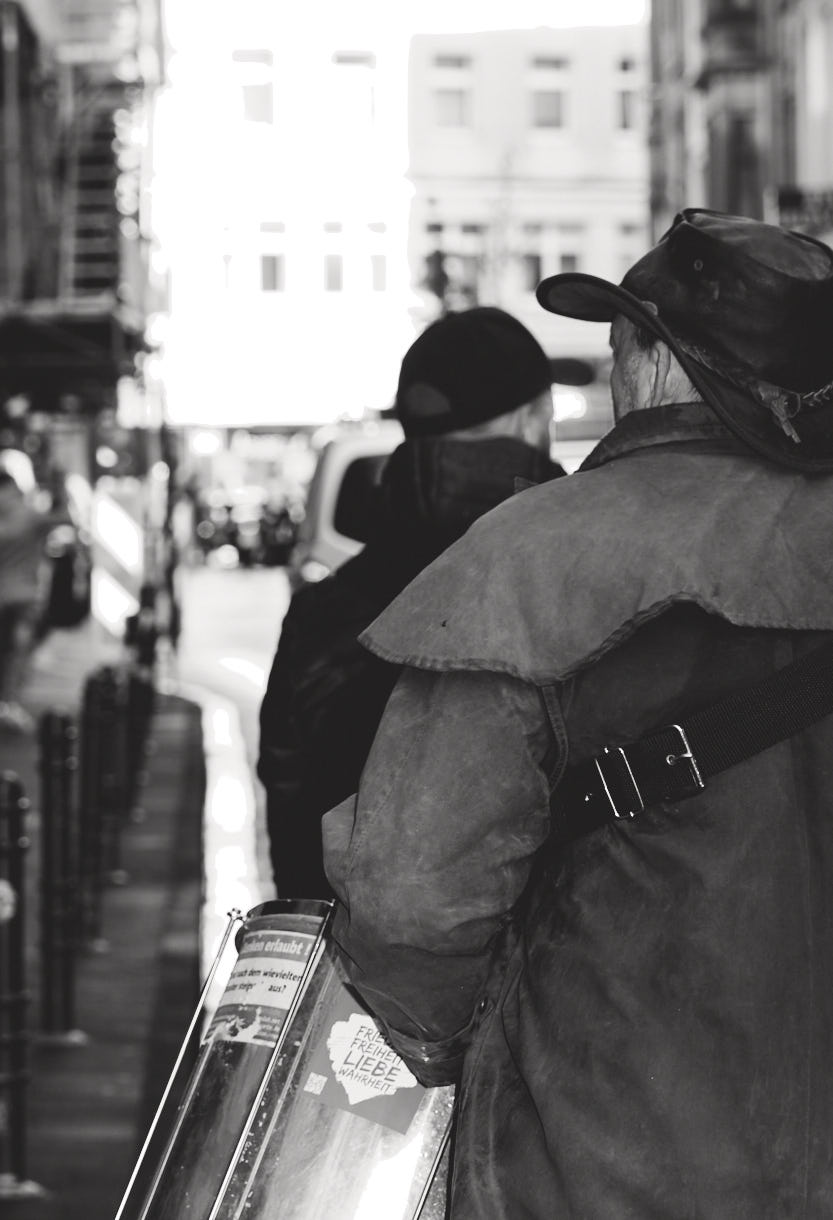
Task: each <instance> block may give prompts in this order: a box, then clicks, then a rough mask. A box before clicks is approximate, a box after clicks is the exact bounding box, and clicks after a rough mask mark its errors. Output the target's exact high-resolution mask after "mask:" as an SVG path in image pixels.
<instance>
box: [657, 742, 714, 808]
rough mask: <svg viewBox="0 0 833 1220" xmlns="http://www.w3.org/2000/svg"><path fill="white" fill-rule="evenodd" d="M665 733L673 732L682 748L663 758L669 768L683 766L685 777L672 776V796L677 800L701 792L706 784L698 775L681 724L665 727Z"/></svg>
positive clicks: (698, 770)
mask: <svg viewBox="0 0 833 1220" xmlns="http://www.w3.org/2000/svg"><path fill="white" fill-rule="evenodd" d="M665 731H666V732H672V731H673V732H675V733H677V734H678V735H679V738H680V741H679V745H680V746H681V747H682V748H681V749H680V750H679V752H678V753H669V754H666V756H665V762H666V765H667V766H669V767H675V768H676V767H678V766H679V764H680V763H682V764H683V766H684V770H685V771H686V772H687V774H686V775H683V776H681V775H679V773H678V774H675V776H674V796H675V798H677V799H678V800H681V799H683V798H684V797H687V796H694V795H695V793H697V792H700V791H702V789H703V788H705V786H706V784H705V781H704V780H703V777H702V775H701V774H700V768H699V767H698V766H697V759H696V758H695V757H694V754H693V752H692V749H691V744H690V742H689V740H688V737H687V736H686V732H685V729H684V728H683V726H682V725H681V724H669V725H667V726H666V729H665Z"/></svg>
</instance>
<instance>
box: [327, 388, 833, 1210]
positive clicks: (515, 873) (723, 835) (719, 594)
mask: <svg viewBox="0 0 833 1220" xmlns="http://www.w3.org/2000/svg"><path fill="white" fill-rule="evenodd" d="M590 465H591V467H592V468H591V469H588V470H586V471H583V472H580V473H579V474H577V475H575V476H572V477H571V478H570V479H566V480H560V481H559V483H558V484H554V485H550V486H548V487H542V488H539V489H535V490H532V491H529V492H525V493H523V494H522V495H521V496H519V497H516V499H515V500H514V501H512V502H511V503H509V504H507V505H504V506H502V507H501V508H500V509H498V510H496V511H495V512H493V513H491V514H489V515H488V516H487V517H485V518H483V519H482V520H481V522H479V523H478V524H477V525H476V526H475V527H473V529H472V531H470V533H469V534H468V535H467V536H466V538H465V539H463V540H462V541H461V542H460V543H457V544H456V545H455V546H454V547H453V548H452V549H451V550H450V551H449V552H447V553H446V554H445V555H444V556H443V557H442V558H441V559H440V560H438V561H437V562H436V563H435V564H433V565H432V566H431V567H430V568H429V569H427V571H426V572H424V573H423V574H422V576H421V577H420V578H418V580H417V581H416V582H414V584H413V585H411V586H410V587H409V589H407V590H406V591H405V592H404V593H403V594H402V595H401V596H400V598H398V599H397V601H396V602H394V603H393V606H392V607H390V608H389V610H388V611H387V612H386V613H385V614H383V615H382V617H381V618H380V619H379V620H377V622H376V624H374V626H373V627H372V628H371V630H370V632H369V633H368V636H367V639H368V642H369V644H370V645H371V647H373V648H374V650H376V651H377V652H378V653H379V654H380V655H382V656H385V657H386V658H387V659H389V660H393V659H396V660H397V661H398V662H399V663H403V664H405V665H407V666H409V667H410V668H408V669H406V670H405V672H404V675H403V677H402V678H401V679H400V682H399V683H398V685H397V687H396V689H395V690H394V693H393V696H392V698H391V701H390V703H389V704H388V709H387V711H386V713H385V716H384V718H383V721H382V725H381V728H380V731H379V734H378V735H377V738H376V741H375V743H374V746H373V749H372V751H371V754H370V758H369V760H368V763H367V766H366V768H365V772H364V774H363V776H362V782H361V786H360V789H359V795H358V800H357V802H356V801H353V802H347V803H345V804H344V805H342V806H340V807H339V808H338V809H336V810H334V811H333V812H332V813H331V814H329V815H328V817H327V819H325V850H326V852H327V867H328V872H329V875H330V877H331V880H332V881H333V884H334V886H335V889H336V891H337V893H338V894H339V896H340V897H341V898H342V901H343V906H342V908H341V910H340V912H339V916H338V920H337V925H336V935H337V938H338V940H339V942H340V944H341V945H342V946H343V948H344V950H345V954H346V955H347V956H346V960H347V961H348V965H349V969H350V971H351V974H352V977H353V978H354V981H355V983H356V985H357V986H358V988H359V989H360V990H361V991H362V992H363V994H364V995H365V997H366V998H367V1000H368V1002H369V1003H370V1005H371V1007H372V1008H373V1009H374V1010H375V1011H376V1013H377V1014H378V1016H379V1017H380V1019H381V1020H382V1021H383V1022H384V1023H385V1024H386V1025H387V1027H388V1029H389V1031H390V1035H391V1038H392V1039H393V1040H394V1042H395V1043H396V1044H397V1046H398V1047H399V1048H400V1050H401V1051H402V1053H403V1054H404V1055H405V1057H406V1058H408V1060H409V1062H410V1063H411V1064H412V1066H413V1067H414V1069H415V1070H416V1071H417V1072H418V1073H419V1074H421V1075H422V1076H423V1078H424V1079H426V1080H429V1081H434V1082H439V1081H440V1080H443V1079H449V1078H452V1077H454V1074H455V1073H456V1072H457V1070H458V1068H459V1064H460V1054H461V1052H462V1078H461V1083H460V1089H459V1100H460V1112H459V1116H458V1124H457V1131H456V1144H455V1157H454V1181H453V1188H452V1194H451V1205H450V1207H451V1210H450V1215H451V1216H452V1218H453V1220H491V1218H500V1220H525V1218H529V1220H533V1218H534V1220H539V1218H540V1220H544V1218H546V1220H562V1218H567V1217H570V1218H576V1220H608V1218H611V1220H613V1218H615V1220H620V1218H633V1220H740V1218H741V1217H743V1218H744V1220H745V1218H751V1217H755V1218H763V1220H776V1218H777V1220H798V1218H812V1220H822V1218H824V1217H829V1216H830V1215H831V1214H833V1083H832V1082H831V1073H830V1065H831V1062H832V1061H833V921H832V920H831V916H833V797H832V796H831V791H833V787H832V785H833V720H832V719H828V720H825V721H823V722H820V723H818V724H817V725H815V726H813V727H812V728H810V729H808V730H806V731H805V732H804V733H802V734H800V735H799V736H798V737H796V738H793V739H791V740H789V741H785V742H783V743H781V744H779V745H776V746H774V747H772V748H771V749H769V750H767V751H765V752H763V753H762V754H759V755H758V756H756V757H754V758H751V759H749V760H747V761H746V762H744V763H741V764H740V765H738V766H737V767H735V768H733V769H731V770H730V771H726V772H724V773H722V774H721V775H719V776H716V777H714V778H713V779H712V780H711V781H710V782H709V783H708V785H707V788H706V790H705V791H704V792H703V793H701V794H699V795H698V796H696V797H694V798H692V799H690V800H687V801H685V802H681V803H680V804H679V805H667V806H662V807H656V808H654V809H651V810H649V811H648V812H647V813H646V814H644V815H643V816H642V817H641V818H640V819H638V820H637V822H635V823H634V824H632V825H622V824H618V823H617V824H616V825H614V824H611V825H609V826H606V827H603V828H601V829H599V830H597V831H595V832H593V833H592V834H590V835H588V836H587V837H586V838H583V839H581V840H579V841H578V842H576V843H573V844H571V845H569V846H564V845H559V844H558V843H557V842H553V841H552V839H551V838H550V829H551V827H550V818H549V792H550V787H551V786H552V785H553V784H554V785H555V797H554V801H555V802H556V805H557V800H558V779H559V777H560V775H561V774H562V773H563V769H564V767H565V766H566V765H567V764H568V763H569V762H573V761H581V760H582V759H584V758H587V757H590V756H592V755H593V754H595V753H597V752H598V751H599V750H600V749H601V748H602V747H603V746H605V745H615V744H622V743H625V742H627V741H629V740H634V739H635V738H638V737H639V736H641V735H644V734H645V733H647V732H648V731H650V730H652V729H654V728H656V727H658V726H659V725H662V724H666V723H669V722H673V721H676V720H677V719H678V718H680V717H682V716H684V715H685V714H686V713H689V712H691V711H694V710H697V709H698V708H701V707H704V706H707V705H708V704H710V703H712V702H714V701H715V700H716V699H718V698H719V697H720V696H722V695H723V694H725V693H726V692H728V691H729V690H734V689H737V688H738V687H743V686H745V685H748V684H750V683H751V682H753V681H754V680H756V679H757V678H759V677H761V676H763V675H764V674H766V673H769V672H771V671H772V670H773V669H776V668H779V667H781V666H782V665H784V664H787V663H788V662H789V661H790V660H791V659H792V657H793V656H795V655H797V654H798V653H800V652H802V651H804V650H806V649H808V648H810V647H813V646H814V645H815V644H817V643H819V642H821V641H822V640H823V639H826V638H828V633H829V632H831V631H833V597H831V593H833V548H831V545H830V530H829V522H830V521H831V519H833V479H831V478H830V477H827V476H824V477H819V476H806V475H801V474H796V473H793V472H787V471H784V470H780V469H777V468H776V467H774V466H771V465H769V464H767V463H765V462H762V461H759V460H758V459H757V458H754V457H752V456H751V455H748V454H746V453H744V452H742V451H740V450H739V449H738V447H737V446H736V444H735V443H734V442H733V441H732V440H731V439H730V438H728V437H727V435H726V434H725V433H723V430H722V428H720V427H719V426H717V425H715V424H714V423H713V422H712V421H711V420H710V417H709V416H708V415H707V414H706V413H705V412H704V410H703V409H702V408H699V407H683V408H659V409H656V410H654V411H645V412H638V413H636V414H635V415H633V416H629V417H627V418H626V420H625V421H623V423H622V424H620V425H619V426H618V427H617V429H615V430H614V432H613V434H611V437H610V438H609V440H608V441H607V442H605V443H603V446H602V447H601V448H600V450H599V451H598V452H597V454H596V455H595V457H594V459H593V460H592V461H591V463H590ZM510 539H511V540H513V545H512V546H510V545H509V540H510Z"/></svg>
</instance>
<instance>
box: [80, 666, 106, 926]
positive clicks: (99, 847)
mask: <svg viewBox="0 0 833 1220" xmlns="http://www.w3.org/2000/svg"><path fill="white" fill-rule="evenodd" d="M101 725H102V688H101V681H100V678H99V676H98V675H97V674H91V675H90V677H88V678H87V681H86V682H85V684H84V693H83V698H82V703H81V784H80V804H79V836H78V839H79V857H78V859H79V868H78V896H79V902H78V910H77V926H78V940H79V942H82V943H89V944H92V945H93V946H98V947H99V948H103V947H105V945H104V942H103V941H102V939H101V924H102V895H103V890H104V821H103V818H104V814H103V810H102V807H101V785H100V782H99V774H100V770H101V766H102V757H103V745H104V743H103V741H102V733H101Z"/></svg>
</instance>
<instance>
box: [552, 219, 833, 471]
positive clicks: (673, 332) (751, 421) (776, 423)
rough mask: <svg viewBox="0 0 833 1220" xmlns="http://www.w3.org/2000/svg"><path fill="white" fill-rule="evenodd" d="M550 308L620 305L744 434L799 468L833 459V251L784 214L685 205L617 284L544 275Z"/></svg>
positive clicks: (612, 310) (607, 314)
mask: <svg viewBox="0 0 833 1220" xmlns="http://www.w3.org/2000/svg"><path fill="white" fill-rule="evenodd" d="M537 297H538V301H539V302H540V304H541V305H543V307H544V308H545V309H548V310H550V311H551V312H552V313H558V314H565V315H566V316H568V317H572V318H582V319H585V320H587V321H591V322H611V321H612V320H613V318H614V317H615V316H616V315H617V314H624V315H625V317H627V318H629V319H630V320H631V321H632V322H634V323H636V324H637V325H638V326H641V327H644V328H645V329H646V330H647V331H649V332H650V333H651V334H653V335H655V336H656V337H657V338H659V339H661V340H663V342H665V343H667V344H668V346H669V347H670V348H671V350H672V351H673V353H674V355H675V356H676V357H677V359H678V360H679V362H680V364H681V365H682V367H683V368H684V369H685V371H686V373H687V374H688V376H689V377H690V379H691V381H692V383H693V384H694V386H695V387H696V388H697V390H698V391H699V392H700V394H701V395H702V397H703V399H704V401H705V402H706V403H707V404H708V406H709V407H711V409H712V410H713V411H714V412H715V413H716V414H717V415H718V416H719V417H720V418H721V419H722V420H723V422H724V423H725V424H726V425H727V427H728V428H730V429H731V430H732V432H734V433H735V435H736V436H738V437H739V438H740V439H741V440H742V441H743V442H744V443H745V444H747V445H748V446H749V447H750V448H752V449H754V450H755V451H756V452H757V453H760V454H762V455H763V456H765V457H768V458H770V459H771V460H773V461H775V462H778V463H779V464H781V465H785V466H789V467H792V468H793V469H797V470H806V471H826V470H833V251H831V249H830V248H829V247H828V246H826V245H825V244H824V243H823V242H820V241H817V240H816V239H815V238H813V237H808V236H807V235H806V234H803V233H794V232H790V231H788V230H786V229H781V228H778V227H777V226H776V225H770V224H765V223H763V222H762V221H758V220H750V219H748V218H747V217H742V216H729V215H726V214H725V213H721V212H714V211H710V210H708V209H706V208H686V209H685V211H682V212H680V213H679V214H678V215H677V216H676V217H675V219H674V223H673V224H672V225H671V227H670V229H669V230H668V231H667V232H666V233H665V234H664V235H663V237H662V238H661V239H660V241H659V242H658V243H657V245H656V246H654V248H653V249H652V250H649V252H648V253H647V254H646V255H644V257H643V258H641V259H640V260H639V262H637V263H635V264H634V266H633V267H631V269H630V270H629V271H628V272H627V274H626V275H625V277H624V279H623V280H622V283H621V284H618V285H617V284H612V283H610V282H609V281H607V280H603V279H599V278H598V277H596V276H593V275H585V274H583V273H580V272H565V273H564V274H562V275H554V276H551V277H550V278H549V279H546V280H543V281H542V282H541V283H540V284H539V285H538V290H537Z"/></svg>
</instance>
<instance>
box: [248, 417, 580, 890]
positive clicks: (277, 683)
mask: <svg viewBox="0 0 833 1220" xmlns="http://www.w3.org/2000/svg"><path fill="white" fill-rule="evenodd" d="M563 473H564V472H563V470H562V469H561V467H559V466H556V465H554V464H553V463H552V462H550V461H549V459H548V458H547V457H546V456H545V455H543V454H541V453H539V452H538V451H537V450H535V449H533V448H532V447H531V446H529V445H526V444H524V443H523V442H521V441H517V440H513V439H491V440H480V441H460V440H452V439H444V438H442V437H437V438H431V439H422V440H413V441H406V442H405V443H404V444H402V445H400V446H399V448H398V449H396V450H395V452H394V453H393V454H392V455H391V458H390V461H389V462H388V464H387V466H386V469H385V473H384V476H383V480H382V485H381V488H380V494H379V503H378V506H377V512H376V517H375V527H374V531H373V534H372V536H371V538H370V540H369V541H368V543H367V545H366V547H365V548H364V550H363V551H362V552H361V553H360V554H359V555H357V556H356V557H355V558H354V559H351V560H349V561H348V562H347V563H346V564H344V565H343V566H342V567H341V568H340V569H339V570H338V571H337V572H336V573H335V574H334V575H333V576H331V577H328V578H327V579H326V580H324V581H322V582H321V583H320V584H316V585H310V586H308V587H306V588H304V589H301V590H299V592H297V593H296V594H295V596H294V597H293V598H292V602H291V604H290V607H289V610H288V612H287V615H286V617H285V619H284V623H283V627H282V630H281V636H280V640H279V643H278V650H277V653H276V656H275V660H274V663H273V665H272V671H271V674H270V676H269V683H268V687H267V690H266V695H265V697H264V700H263V704H262V707H261V714H260V726H261V734H260V759H259V762H258V775H259V776H260V779H261V780H262V782H263V784H264V786H265V788H266V792H267V821H268V830H269V840H270V852H271V857H272V866H273V871H274V874H275V879H276V882H277V886H278V892H279V893H280V894H281V895H282V896H294V897H303V896H307V897H325V896H328V895H330V894H331V893H332V890H331V888H330V886H329V883H328V882H327V879H326V877H325V875H324V870H323V865H322V858H321V826H320V819H321V817H322V815H323V814H324V813H325V812H326V811H327V810H328V809H331V808H332V807H333V806H334V805H336V804H338V802H339V801H341V800H342V799H343V798H344V797H345V796H349V795H350V794H351V793H353V792H355V791H356V789H357V787H358V781H359V776H360V774H361V770H362V766H363V765H364V761H365V759H366V757H367V753H368V750H369V749H370V745H371V743H372V741H373V736H374V734H375V732H376V729H377V727H378V723H379V719H380V717H381V715H382V711H383V709H384V706H385V703H386V702H387V699H388V696H389V695H390V692H391V690H392V688H393V685H394V683H395V681H396V678H397V676H398V672H399V668H398V666H396V665H391V664H388V663H387V662H384V661H381V660H380V659H379V658H378V657H375V656H373V655H372V654H371V653H369V652H368V651H367V650H366V649H364V648H362V647H361V645H359V643H358V642H357V636H358V635H359V633H360V632H361V631H363V630H364V628H365V627H367V625H368V624H369V623H370V622H372V620H373V619H374V618H376V616H377V615H378V614H379V613H380V612H381V611H382V610H383V609H384V608H385V606H387V604H388V603H389V602H390V601H391V600H392V599H393V598H394V597H395V596H396V595H397V594H398V593H399V592H400V591H401V590H402V589H403V588H404V587H405V586H406V585H407V584H408V583H409V582H410V581H411V580H412V579H413V577H414V576H416V575H417V573H418V572H420V571H421V570H422V569H423V568H424V567H425V566H426V565H427V564H428V563H430V562H431V561H432V560H433V559H435V558H436V557H437V555H439V554H440V553H441V552H442V551H443V550H445V548H446V547H447V546H449V545H450V544H451V543H452V542H454V541H456V539H458V538H459V537H460V536H461V535H462V534H463V533H464V532H465V531H466V530H467V529H468V527H469V526H470V525H471V524H472V522H473V521H475V520H476V519H477V518H478V517H479V516H481V515H482V514H483V513H484V512H487V511H488V510H489V509H491V508H493V507H494V506H495V505H496V504H499V503H500V502H501V501H502V500H505V499H506V498H507V497H508V496H511V495H512V494H513V492H514V491H515V490H516V486H517V483H518V481H519V480H521V481H524V482H531V483H540V482H543V481H545V480H547V479H551V478H553V477H555V476H556V475H560V474H563Z"/></svg>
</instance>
